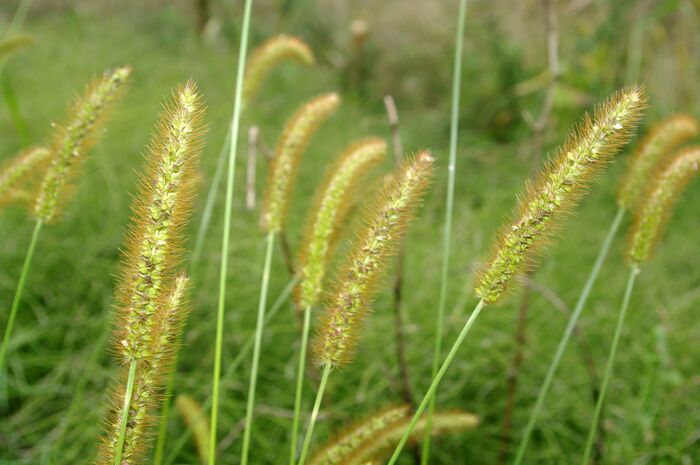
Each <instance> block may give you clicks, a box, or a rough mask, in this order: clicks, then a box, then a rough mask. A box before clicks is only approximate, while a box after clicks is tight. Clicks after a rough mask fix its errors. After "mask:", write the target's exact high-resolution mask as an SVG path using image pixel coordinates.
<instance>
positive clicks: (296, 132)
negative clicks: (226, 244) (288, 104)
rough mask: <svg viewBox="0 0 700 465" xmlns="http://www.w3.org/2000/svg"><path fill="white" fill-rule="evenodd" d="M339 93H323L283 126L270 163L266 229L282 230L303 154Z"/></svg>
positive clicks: (333, 105) (263, 220) (272, 230)
mask: <svg viewBox="0 0 700 465" xmlns="http://www.w3.org/2000/svg"><path fill="white" fill-rule="evenodd" d="M339 104H340V97H339V96H338V94H335V93H331V94H324V95H321V96H319V97H316V98H314V99H313V100H311V101H310V102H308V103H307V104H305V105H303V106H302V107H301V108H300V109H299V110H297V112H296V113H295V114H294V116H293V117H292V119H291V120H289V122H288V123H287V126H286V127H285V128H284V131H283V132H282V135H281V136H280V139H279V141H278V143H277V148H276V150H275V157H274V158H273V159H272V162H271V163H270V170H269V173H268V177H267V189H266V191H265V202H264V205H263V211H262V217H261V220H260V222H261V226H262V228H263V229H264V230H265V231H267V232H279V231H281V230H282V227H283V225H284V220H285V217H286V214H287V207H288V205H289V198H290V197H291V194H292V189H293V187H294V181H295V179H296V174H297V171H298V169H299V162H300V161H301V155H302V154H303V153H304V150H305V149H306V146H307V145H308V143H309V140H310V139H311V136H312V135H313V133H314V132H316V130H317V129H318V127H319V126H320V125H321V123H323V122H324V121H325V120H326V119H328V117H330V116H331V114H333V112H334V111H335V110H336V108H338V105H339Z"/></svg>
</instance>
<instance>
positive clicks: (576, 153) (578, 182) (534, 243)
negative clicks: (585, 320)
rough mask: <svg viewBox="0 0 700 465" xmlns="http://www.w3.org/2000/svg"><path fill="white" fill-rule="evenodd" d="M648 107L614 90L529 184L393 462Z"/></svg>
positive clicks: (636, 92)
mask: <svg viewBox="0 0 700 465" xmlns="http://www.w3.org/2000/svg"><path fill="white" fill-rule="evenodd" d="M644 105H645V97H644V91H643V90H642V89H641V88H639V87H636V86H633V87H628V88H625V89H623V90H621V91H619V92H617V93H615V94H613V95H612V96H611V97H610V98H609V99H608V100H607V101H606V102H605V103H604V104H603V105H601V106H599V107H598V108H597V109H596V111H595V113H594V115H593V117H590V116H588V115H586V116H584V118H583V121H582V122H581V123H579V124H578V125H577V126H576V127H575V129H574V130H573V131H572V133H571V134H570V135H569V137H568V138H567V140H566V142H565V143H564V145H562V146H561V147H560V148H559V149H558V151H557V154H556V156H555V157H554V159H553V160H552V161H550V162H549V163H548V164H547V166H546V167H545V168H544V169H543V170H542V171H541V172H540V174H539V175H538V177H537V180H536V181H535V183H534V184H530V183H528V184H527V185H526V189H525V195H523V196H522V197H521V200H520V202H519V204H518V207H517V209H516V214H515V218H514V220H513V221H512V223H509V224H507V225H506V226H505V227H504V228H503V229H502V231H501V233H500V234H499V235H498V236H497V237H496V240H495V241H494V246H493V251H492V253H491V260H490V261H489V263H488V265H487V266H486V267H485V269H484V270H483V271H482V272H481V273H480V275H479V276H478V279H477V283H476V286H475V293H476V295H477V296H478V297H479V299H480V300H479V302H478V304H477V305H476V307H475V309H474V311H473V312H472V314H471V316H470V317H469V318H468V319H467V321H466V323H465V324H464V327H463V328H462V330H461V331H460V333H459V335H458V337H457V339H456V341H455V342H454V344H453V345H452V348H451V349H450V351H449V352H448V354H447V356H446V357H445V360H444V362H443V363H442V365H441V367H440V369H439V370H438V373H437V374H436V376H435V377H434V378H433V380H432V383H431V385H430V387H429V388H428V391H427V393H426V394H425V396H424V397H423V400H422V401H421V403H420V404H419V406H418V407H417V409H416V412H415V414H414V416H413V419H412V420H411V423H410V425H409V427H408V428H407V429H406V431H405V433H404V434H403V437H402V438H401V441H400V442H399V444H398V446H397V447H396V450H395V451H394V454H393V455H392V457H391V459H390V460H389V465H393V464H394V463H396V460H397V459H398V457H399V454H400V452H401V450H402V449H403V446H404V445H405V444H406V442H407V441H408V439H409V438H410V435H411V432H412V431H413V428H415V426H416V424H417V423H418V421H419V419H420V417H421V415H422V413H423V411H424V410H425V408H426V407H427V404H428V402H430V399H431V398H432V397H433V396H434V395H435V392H436V390H437V387H438V385H439V384H440V381H441V380H442V377H443V376H444V375H445V372H446V371H447V368H448V367H449V365H450V363H451V362H452V360H453V359H454V357H455V355H456V354H457V351H458V350H459V348H460V346H461V345H462V343H463V342H464V339H465V338H466V336H467V334H468V333H469V330H470V329H471V327H472V326H473V324H474V322H475V321H476V319H477V318H478V316H479V314H480V313H481V311H482V310H483V308H484V307H485V306H486V305H488V304H494V303H497V302H498V301H500V300H501V299H502V298H503V297H504V295H505V294H506V292H507V291H508V290H509V289H510V287H511V286H512V280H513V278H514V277H515V276H516V275H517V274H518V273H522V272H523V271H524V270H525V269H527V267H528V266H531V265H532V262H533V259H534V256H535V255H536V254H537V252H538V251H540V250H541V249H542V246H543V244H544V243H545V242H546V240H547V239H548V238H549V237H551V234H552V231H551V230H552V227H553V226H554V224H553V223H555V222H556V221H557V220H559V217H560V216H562V215H563V214H564V213H566V211H567V210H569V209H571V208H572V207H573V206H574V205H575V204H576V201H577V200H578V199H579V198H580V197H581V196H582V195H583V193H584V192H585V191H586V190H587V187H588V186H589V185H590V183H591V181H592V179H593V178H594V177H595V175H596V174H598V173H599V172H600V171H601V170H602V168H603V167H605V165H606V164H607V163H608V161H609V160H610V159H611V158H612V156H613V155H614V154H615V153H616V152H617V151H618V150H619V149H620V147H622V146H623V145H624V144H626V143H627V142H628V141H629V139H630V137H631V135H632V132H633V131H634V129H635V128H636V126H637V123H638V121H639V118H640V117H641V114H642V110H643V108H644Z"/></svg>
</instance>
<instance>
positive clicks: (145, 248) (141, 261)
mask: <svg viewBox="0 0 700 465" xmlns="http://www.w3.org/2000/svg"><path fill="white" fill-rule="evenodd" d="M202 114H203V108H202V104H201V101H200V97H199V95H198V93H197V89H196V86H195V84H194V83H192V82H188V83H187V84H185V85H184V86H181V87H179V88H178V89H177V90H176V91H175V92H174V94H173V99H172V102H171V103H170V104H168V105H167V106H166V107H165V109H164V111H163V113H162V115H161V118H160V122H159V123H158V129H157V131H156V132H155V133H154V135H153V139H152V141H151V144H150V148H149V152H148V154H147V163H148V168H147V170H146V173H145V174H144V175H143V176H142V178H141V180H140V183H139V193H138V195H137V196H136V199H135V201H134V205H133V207H132V211H133V220H132V221H133V224H132V226H131V227H130V229H129V231H128V233H127V247H126V250H125V252H124V258H123V264H122V270H121V276H120V285H119V288H118V290H117V300H118V302H119V309H120V314H121V321H120V322H119V323H118V329H119V336H118V343H117V346H118V352H119V353H120V354H121V356H122V360H123V362H124V363H127V362H129V361H131V360H141V359H148V358H149V357H150V356H151V354H150V353H149V351H150V347H151V346H150V344H149V337H150V335H151V334H152V331H153V324H154V321H155V320H157V315H156V313H157V311H158V309H159V308H160V304H161V301H162V298H163V295H164V290H165V289H166V288H167V286H168V283H170V282H171V280H172V278H173V273H174V270H175V268H176V267H177V265H178V263H179V262H180V258H181V257H180V251H181V247H182V230H183V228H184V227H185V225H186V224H187V222H188V221H189V218H190V209H191V206H192V193H193V189H194V185H195V183H196V180H197V176H196V168H197V165H198V163H199V156H200V153H201V145H202V144H201V133H202V127H201V119H202Z"/></svg>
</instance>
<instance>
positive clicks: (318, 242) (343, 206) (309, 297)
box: [297, 138, 386, 308]
mask: <svg viewBox="0 0 700 465" xmlns="http://www.w3.org/2000/svg"><path fill="white" fill-rule="evenodd" d="M385 154H386V142H384V141H383V140H382V139H378V138H369V139H366V140H363V141H361V142H358V143H356V144H354V145H352V146H350V147H349V148H348V149H346V150H345V152H343V153H342V154H341V155H340V157H339V158H338V160H337V161H336V162H335V164H334V165H333V166H332V167H331V168H330V169H329V170H328V171H327V174H326V179H325V181H324V182H323V183H322V184H321V186H320V187H319V189H318V191H317V193H316V201H315V206H314V208H312V209H311V212H312V213H311V215H310V216H309V220H308V221H307V226H306V234H305V238H304V240H303V241H302V244H303V246H302V249H301V252H300V254H299V269H300V270H301V276H302V278H301V279H302V281H301V283H300V285H299V287H298V288H297V302H298V304H299V307H300V308H306V307H309V306H312V305H315V304H316V303H317V301H318V298H319V296H320V295H321V292H322V289H323V278H324V276H325V273H326V264H327V262H328V259H329V257H330V254H331V250H332V248H333V242H334V238H335V236H336V235H337V232H338V229H339V227H340V226H341V225H342V224H343V223H344V221H345V219H346V216H347V213H348V207H349V205H350V201H351V196H352V194H353V192H354V190H355V188H356V187H357V184H358V183H359V181H360V179H361V177H362V175H363V174H365V173H366V172H367V171H368V170H369V169H370V168H372V167H373V166H374V165H376V164H377V163H378V162H379V161H380V160H381V159H382V157H384V155H385Z"/></svg>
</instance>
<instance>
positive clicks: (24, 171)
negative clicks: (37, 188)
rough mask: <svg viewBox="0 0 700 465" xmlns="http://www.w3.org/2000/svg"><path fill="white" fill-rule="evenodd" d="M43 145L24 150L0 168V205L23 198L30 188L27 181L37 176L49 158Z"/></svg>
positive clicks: (47, 151)
mask: <svg viewBox="0 0 700 465" xmlns="http://www.w3.org/2000/svg"><path fill="white" fill-rule="evenodd" d="M49 154H50V152H49V150H48V149H47V148H45V147H34V148H31V149H29V150H25V151H24V152H22V153H20V154H19V155H17V156H16V157H14V158H12V159H11V160H7V161H6V162H5V163H4V164H3V165H2V167H1V168H0V207H3V206H5V205H7V204H8V203H11V202H14V201H15V200H17V199H18V198H23V197H25V196H26V195H27V192H28V191H29V190H30V186H29V185H28V184H29V183H28V181H29V180H31V179H33V178H37V177H38V176H39V175H40V174H41V173H42V171H43V168H44V165H45V164H46V161H47V160H48V158H49Z"/></svg>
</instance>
